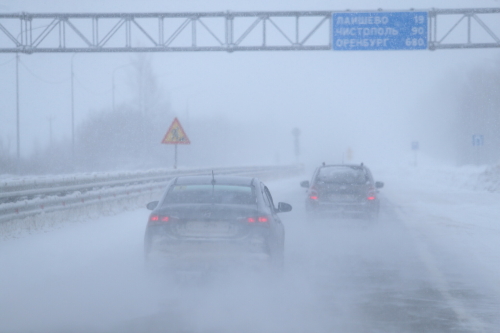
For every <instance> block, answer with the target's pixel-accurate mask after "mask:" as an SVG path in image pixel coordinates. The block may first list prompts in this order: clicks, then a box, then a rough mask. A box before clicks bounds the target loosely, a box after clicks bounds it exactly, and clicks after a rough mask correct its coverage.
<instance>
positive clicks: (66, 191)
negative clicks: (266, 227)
mask: <svg viewBox="0 0 500 333" xmlns="http://www.w3.org/2000/svg"><path fill="white" fill-rule="evenodd" d="M212 171H214V172H215V174H216V175H239V176H251V177H259V178H264V179H265V178H271V177H272V178H284V177H289V176H294V175H298V174H300V173H302V172H303V167H302V166H301V165H289V166H255V167H230V168H229V167H227V168H204V169H186V170H150V171H140V172H126V173H125V172H123V173H95V174H73V175H68V176H58V177H36V178H29V179H9V180H4V181H2V182H0V223H1V222H7V221H11V220H15V219H21V218H25V217H28V216H34V215H37V214H43V213H48V212H55V211H61V210H69V209H73V208H77V207H84V206H90V205H93V204H96V203H104V202H112V201H119V200H122V199H133V198H138V197H141V196H144V195H148V194H149V195H155V194H157V193H159V192H161V191H162V190H163V189H164V188H165V186H166V184H167V182H168V181H169V180H170V179H172V178H174V177H177V176H188V175H205V174H211V173H212Z"/></svg>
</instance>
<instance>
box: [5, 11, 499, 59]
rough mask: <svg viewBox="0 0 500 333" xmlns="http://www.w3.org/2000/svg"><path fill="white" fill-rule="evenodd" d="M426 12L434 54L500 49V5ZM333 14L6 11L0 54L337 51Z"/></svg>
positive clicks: (430, 44) (313, 12) (431, 47)
mask: <svg viewBox="0 0 500 333" xmlns="http://www.w3.org/2000/svg"><path fill="white" fill-rule="evenodd" d="M363 12H366V11H363ZM368 12H369V11H368ZM377 12H380V11H377ZM427 12H428V15H429V37H428V45H429V49H430V50H437V49H451V48H491V47H500V8H489V9H444V10H443V9H432V10H428V11H427ZM333 13H335V12H334V11H297V12H204V13H202V12H200V13H196V12H194V13H89V14H81V13H75V14H68V13H60V14H58V13H56V14H50V13H48V14H35V13H20V14H1V13H0V52H2V53H6V52H15V53H19V52H21V53H28V54H30V53H40V52H175V51H177V52H185V51H226V52H234V51H312V50H331V49H332V38H333V37H332V34H333V22H332V15H333ZM450 22H451V23H450Z"/></svg>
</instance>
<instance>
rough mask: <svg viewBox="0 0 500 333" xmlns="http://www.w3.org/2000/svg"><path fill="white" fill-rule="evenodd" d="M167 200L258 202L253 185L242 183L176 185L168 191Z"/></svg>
mask: <svg viewBox="0 0 500 333" xmlns="http://www.w3.org/2000/svg"><path fill="white" fill-rule="evenodd" d="M165 202H166V203H168V204H169V203H193V204H203V203H216V204H234V205H252V204H256V200H255V195H254V193H253V191H252V187H250V186H241V185H214V186H212V185H174V186H173V187H171V188H170V190H169V191H168V193H167V196H166V198H165Z"/></svg>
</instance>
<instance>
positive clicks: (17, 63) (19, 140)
mask: <svg viewBox="0 0 500 333" xmlns="http://www.w3.org/2000/svg"><path fill="white" fill-rule="evenodd" d="M19 117H20V114H19V53H16V125H17V126H16V128H17V132H16V136H17V167H18V168H19V163H20V160H21V139H20V138H21V135H20V121H19Z"/></svg>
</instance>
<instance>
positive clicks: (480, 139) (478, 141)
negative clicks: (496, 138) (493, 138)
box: [472, 134, 484, 147]
mask: <svg viewBox="0 0 500 333" xmlns="http://www.w3.org/2000/svg"><path fill="white" fill-rule="evenodd" d="M472 145H473V146H474V147H479V146H484V136H483V135H481V134H474V135H473V136H472Z"/></svg>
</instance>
